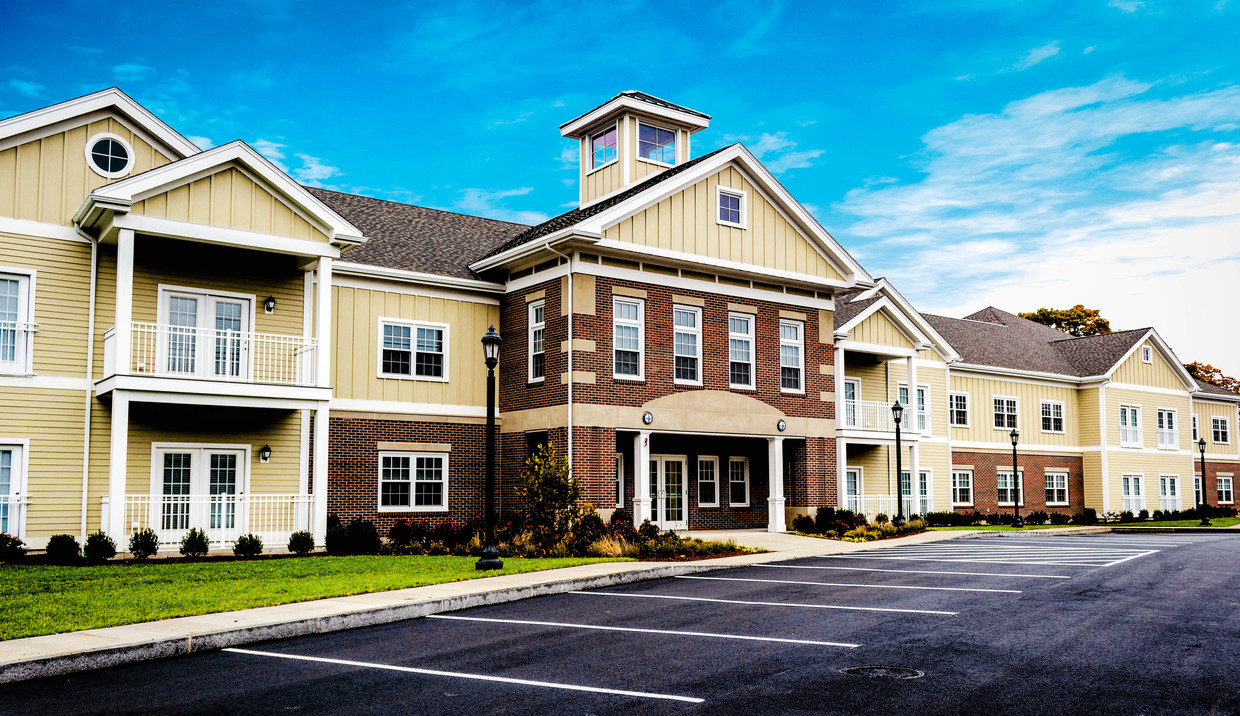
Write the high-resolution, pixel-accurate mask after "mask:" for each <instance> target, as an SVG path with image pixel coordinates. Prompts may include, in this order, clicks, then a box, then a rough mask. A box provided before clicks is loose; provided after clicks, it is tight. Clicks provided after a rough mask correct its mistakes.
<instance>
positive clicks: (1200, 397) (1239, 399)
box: [1193, 389, 1240, 403]
mask: <svg viewBox="0 0 1240 716" xmlns="http://www.w3.org/2000/svg"><path fill="white" fill-rule="evenodd" d="M1201 401H1211V402H1219V403H1240V395H1219V394H1218V393H1207V392H1205V391H1204V390H1200V389H1198V391H1197V392H1196V393H1193V402H1194V403H1197V402H1201Z"/></svg>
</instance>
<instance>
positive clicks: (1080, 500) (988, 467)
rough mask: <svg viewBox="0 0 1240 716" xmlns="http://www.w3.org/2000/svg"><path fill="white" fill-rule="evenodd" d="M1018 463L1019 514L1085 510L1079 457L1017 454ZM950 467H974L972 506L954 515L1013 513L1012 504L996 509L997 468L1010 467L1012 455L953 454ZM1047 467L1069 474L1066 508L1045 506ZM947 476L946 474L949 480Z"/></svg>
mask: <svg viewBox="0 0 1240 716" xmlns="http://www.w3.org/2000/svg"><path fill="white" fill-rule="evenodd" d="M1017 462H1018V464H1019V467H1020V468H1021V471H1022V472H1023V473H1024V482H1023V488H1024V494H1025V501H1024V504H1023V505H1021V514H1022V515H1027V514H1029V513H1030V512H1033V511H1035V510H1043V511H1045V512H1061V513H1064V514H1069V515H1073V514H1077V513H1079V512H1082V511H1084V509H1085V482H1084V475H1085V471H1084V466H1083V464H1082V463H1083V461H1082V459H1081V458H1079V457H1071V456H1064V455H1031V454H1018V455H1017ZM952 464H953V465H972V466H973V506H972V507H957V508H956V511H957V512H972V511H974V510H976V511H977V512H981V513H983V514H987V513H994V512H996V511H999V510H1002V511H1005V512H1010V511H1011V510H1012V506H1011V505H1004V506H1003V507H999V503H998V499H999V497H998V488H999V482H998V472H999V470H998V466H1000V465H1001V466H1004V467H1008V466H1010V465H1011V464H1012V454H1011V453H988V452H960V451H953V452H952ZM1047 468H1056V469H1062V470H1064V471H1066V472H1067V473H1068V506H1066V507H1047V505H1046V473H1045V470H1046V469H1047ZM1005 472H1006V470H1005ZM950 477H951V476H950V475H949V476H948V479H950Z"/></svg>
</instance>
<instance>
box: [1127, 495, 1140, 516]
mask: <svg viewBox="0 0 1240 716" xmlns="http://www.w3.org/2000/svg"><path fill="white" fill-rule="evenodd" d="M1144 509H1145V498H1144V497H1142V496H1140V495H1137V496H1135V497H1129V496H1125V497H1124V511H1125V512H1131V513H1132V514H1134V515H1135V514H1137V513H1138V512H1140V511H1141V510H1144Z"/></svg>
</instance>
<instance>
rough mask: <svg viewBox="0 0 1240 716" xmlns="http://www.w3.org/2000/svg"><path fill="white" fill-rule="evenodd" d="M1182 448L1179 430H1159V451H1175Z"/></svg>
mask: <svg viewBox="0 0 1240 716" xmlns="http://www.w3.org/2000/svg"><path fill="white" fill-rule="evenodd" d="M1179 446H1180V431H1179V430H1159V431H1158V449H1159V450H1174V449H1176V448H1177V447H1179Z"/></svg>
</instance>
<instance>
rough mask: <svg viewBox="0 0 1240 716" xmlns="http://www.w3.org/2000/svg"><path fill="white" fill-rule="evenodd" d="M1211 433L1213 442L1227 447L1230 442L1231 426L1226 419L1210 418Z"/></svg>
mask: <svg viewBox="0 0 1240 716" xmlns="http://www.w3.org/2000/svg"><path fill="white" fill-rule="evenodd" d="M1210 427H1211V432H1212V433H1214V435H1213V437H1214V442H1216V443H1219V444H1220V445H1227V444H1229V443H1230V442H1231V425H1230V423H1229V421H1228V420H1227V418H1210Z"/></svg>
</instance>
